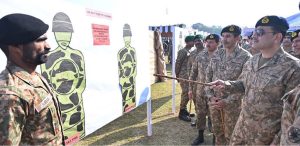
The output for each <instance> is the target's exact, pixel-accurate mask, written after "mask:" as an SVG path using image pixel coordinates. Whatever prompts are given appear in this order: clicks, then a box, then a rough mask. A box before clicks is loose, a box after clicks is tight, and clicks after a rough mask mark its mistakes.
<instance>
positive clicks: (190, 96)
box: [188, 90, 193, 100]
mask: <svg viewBox="0 0 300 146" xmlns="http://www.w3.org/2000/svg"><path fill="white" fill-rule="evenodd" d="M188 96H189V99H190V100H191V99H193V91H191V90H190V91H189V92H188Z"/></svg>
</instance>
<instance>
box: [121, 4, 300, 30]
mask: <svg viewBox="0 0 300 146" xmlns="http://www.w3.org/2000/svg"><path fill="white" fill-rule="evenodd" d="M124 1H126V3H127V4H125V5H123V6H126V7H128V11H133V13H134V12H135V13H139V14H143V15H144V16H145V17H147V21H148V23H149V24H150V25H169V24H177V23H185V24H187V25H192V24H194V23H198V22H200V23H203V24H205V25H208V26H212V25H217V26H222V27H224V26H227V25H230V24H236V25H239V26H240V27H254V26H255V23H256V22H257V21H258V20H259V19H260V18H261V17H263V16H266V15H277V16H281V17H285V18H286V17H288V16H291V15H293V14H296V13H298V12H299V7H298V4H299V0H149V1H148V2H147V1H146V0H124Z"/></svg>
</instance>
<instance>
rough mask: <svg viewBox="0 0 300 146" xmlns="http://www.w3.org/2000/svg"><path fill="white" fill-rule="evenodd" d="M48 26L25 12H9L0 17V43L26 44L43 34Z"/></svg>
mask: <svg viewBox="0 0 300 146" xmlns="http://www.w3.org/2000/svg"><path fill="white" fill-rule="evenodd" d="M48 28H49V26H48V25H47V24H45V23H44V22H43V21H42V20H40V19H38V18H36V17H33V16H30V15H26V14H19V13H15V14H9V15H6V16H4V17H2V18H1V19H0V44H5V45H17V44H26V43H29V42H32V41H34V40H36V39H37V38H39V37H40V36H41V35H43V34H45V33H46V32H47V30H48Z"/></svg>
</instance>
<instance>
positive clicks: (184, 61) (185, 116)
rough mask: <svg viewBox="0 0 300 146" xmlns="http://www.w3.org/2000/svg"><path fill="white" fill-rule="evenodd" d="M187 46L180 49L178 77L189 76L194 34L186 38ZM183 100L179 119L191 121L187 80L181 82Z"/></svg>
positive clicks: (176, 68) (177, 67)
mask: <svg viewBox="0 0 300 146" xmlns="http://www.w3.org/2000/svg"><path fill="white" fill-rule="evenodd" d="M185 43H186V46H185V47H184V48H183V49H181V50H179V51H178V55H177V59H176V62H175V74H176V77H178V78H184V79H188V78H189V68H188V59H189V56H190V49H191V48H192V47H193V46H194V36H187V37H186V38H185ZM179 83H180V87H181V90H182V91H181V101H180V111H179V115H178V117H179V119H180V120H183V121H187V122H190V121H191V118H190V117H189V112H188V111H187V108H186V105H187V103H188V102H189V97H188V90H189V89H188V88H189V84H188V83H187V82H181V81H179Z"/></svg>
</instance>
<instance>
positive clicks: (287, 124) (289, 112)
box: [280, 85, 300, 145]
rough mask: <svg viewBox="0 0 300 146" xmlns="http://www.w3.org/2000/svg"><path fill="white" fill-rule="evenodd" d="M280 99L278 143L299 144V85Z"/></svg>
mask: <svg viewBox="0 0 300 146" xmlns="http://www.w3.org/2000/svg"><path fill="white" fill-rule="evenodd" d="M282 100H283V112H282V116H281V137H280V145H300V85H298V86H297V87H296V88H295V89H293V90H291V91H290V92H289V93H287V94H286V95H285V96H284V97H283V98H282Z"/></svg>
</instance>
